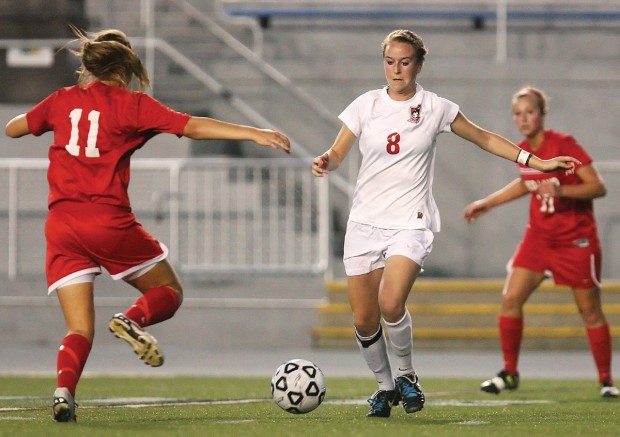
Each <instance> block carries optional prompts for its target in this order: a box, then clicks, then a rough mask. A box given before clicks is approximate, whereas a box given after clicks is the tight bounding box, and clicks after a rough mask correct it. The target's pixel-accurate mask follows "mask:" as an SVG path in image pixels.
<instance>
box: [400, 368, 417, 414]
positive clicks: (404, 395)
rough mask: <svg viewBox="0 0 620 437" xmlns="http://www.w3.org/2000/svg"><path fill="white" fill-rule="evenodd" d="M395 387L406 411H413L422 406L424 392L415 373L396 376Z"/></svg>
mask: <svg viewBox="0 0 620 437" xmlns="http://www.w3.org/2000/svg"><path fill="white" fill-rule="evenodd" d="M395 382H396V389H397V390H398V395H399V397H400V400H401V402H402V404H403V408H404V409H405V411H406V412H407V413H415V412H417V411H420V410H421V409H422V408H424V393H422V387H420V384H419V382H418V375H416V374H415V373H412V374H409V375H405V376H399V377H398V378H396V381H395Z"/></svg>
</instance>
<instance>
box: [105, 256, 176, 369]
mask: <svg viewBox="0 0 620 437" xmlns="http://www.w3.org/2000/svg"><path fill="white" fill-rule="evenodd" d="M124 280H125V282H127V283H128V284H130V285H132V286H133V287H135V288H137V289H138V290H139V291H140V292H141V293H142V295H141V296H140V297H139V298H138V299H137V300H136V302H134V304H133V305H131V306H130V307H129V308H128V309H127V311H125V313H117V314H115V315H114V316H113V317H112V319H111V320H110V323H109V328H110V331H111V332H112V333H114V335H115V336H117V337H118V338H121V339H123V340H125V341H126V342H127V343H129V345H130V346H131V347H132V348H133V350H134V352H135V353H136V354H137V355H138V356H139V357H140V359H141V360H143V361H144V362H145V364H147V365H149V366H152V367H159V366H161V365H162V364H163V363H164V355H163V352H162V351H161V348H160V347H159V345H158V343H157V340H156V339H155V337H153V336H152V335H151V334H150V333H148V332H147V331H146V330H144V329H143V328H144V327H145V326H149V325H153V324H155V323H159V322H163V321H164V320H168V319H169V318H171V317H172V316H173V315H174V314H175V313H176V311H177V309H178V308H179V306H180V305H181V300H182V296H183V289H182V287H181V284H180V281H179V278H178V276H177V274H176V272H175V271H174V269H173V268H172V266H171V265H170V263H169V262H168V261H167V260H166V259H163V260H161V261H158V262H157V263H155V264H151V265H149V266H147V267H144V268H143V269H140V270H138V271H137V272H134V273H133V274H132V275H130V276H129V277H126V278H124Z"/></svg>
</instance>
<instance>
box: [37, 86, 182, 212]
mask: <svg viewBox="0 0 620 437" xmlns="http://www.w3.org/2000/svg"><path fill="white" fill-rule="evenodd" d="M26 118H27V121H28V128H29V130H30V132H31V133H32V134H33V135H35V136H39V135H42V134H43V133H45V132H48V131H54V139H53V142H52V144H51V146H50V149H49V160H50V165H49V169H48V172H47V178H48V182H49V186H50V192H49V199H48V206H49V207H50V208H51V207H52V206H53V205H54V204H56V203H58V202H62V201H71V202H79V203H97V204H106V205H114V206H117V207H121V208H123V209H127V210H131V206H130V203H129V197H128V194H127V189H128V186H129V163H130V158H131V155H132V154H133V152H135V151H136V150H137V149H139V148H140V147H142V146H143V145H144V143H146V142H147V141H148V140H149V139H151V138H152V137H154V136H155V135H157V134H158V133H162V132H164V133H171V134H175V135H177V136H181V135H182V134H183V130H184V128H185V125H186V124H187V122H188V121H189V119H190V116H189V115H188V114H182V113H180V112H177V111H174V110H172V109H170V108H168V107H167V106H165V105H163V104H161V103H160V102H158V101H157V100H155V99H153V98H152V97H150V96H149V95H147V94H145V93H142V92H136V91H130V90H128V89H126V88H123V87H115V86H108V85H105V84H103V83H101V82H99V81H93V82H89V83H87V84H83V85H75V86H71V87H67V88H62V89H60V90H58V91H56V92H54V93H52V94H51V95H49V96H48V97H47V98H46V99H45V100H43V101H42V102H40V103H39V104H38V105H36V106H35V107H34V108H32V109H31V110H30V111H28V113H27V114H26Z"/></svg>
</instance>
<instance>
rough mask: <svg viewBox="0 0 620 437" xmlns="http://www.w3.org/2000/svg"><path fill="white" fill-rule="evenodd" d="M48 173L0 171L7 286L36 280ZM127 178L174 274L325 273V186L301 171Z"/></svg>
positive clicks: (189, 167) (205, 167)
mask: <svg viewBox="0 0 620 437" xmlns="http://www.w3.org/2000/svg"><path fill="white" fill-rule="evenodd" d="M47 165H48V161H47V160H46V159H5V160H3V161H0V181H2V183H0V186H1V187H3V188H2V189H0V192H1V193H2V194H1V195H0V197H1V199H3V200H2V202H0V223H2V222H3V221H5V220H6V221H5V223H3V224H2V227H3V228H5V229H6V232H5V231H4V230H0V242H2V240H3V239H6V241H5V242H4V244H2V247H5V248H6V250H7V253H6V254H5V255H4V256H0V259H2V258H4V257H5V256H6V264H5V266H6V267H4V266H2V267H0V272H2V271H6V273H7V276H8V277H9V278H10V279H15V278H17V277H18V276H19V275H20V274H22V273H24V272H26V273H35V274H38V273H42V272H43V270H44V262H43V256H42V254H44V253H45V243H44V238H43V233H42V229H43V223H44V220H45V216H46V210H47V205H46V202H45V193H47V184H46V177H45V174H46V170H47ZM132 170H133V173H132V183H131V190H130V195H131V197H132V200H133V202H132V204H133V208H134V211H136V215H137V216H138V220H140V222H141V223H143V224H144V225H145V227H146V228H147V229H148V230H149V231H151V232H153V234H154V235H155V236H156V237H157V238H159V239H161V240H162V241H163V242H164V243H165V244H167V245H168V247H169V248H170V260H171V261H172V263H173V264H174V265H175V266H176V267H177V269H178V270H179V271H180V272H181V273H186V274H205V273H211V274H228V275H230V274H240V273H252V274H277V275H286V274H323V273H325V272H327V270H328V268H329V263H330V257H329V245H330V243H329V240H330V231H329V230H330V222H329V190H328V183H327V182H326V181H323V180H321V179H318V178H315V177H313V176H312V175H311V173H310V171H309V168H308V163H307V162H306V161H304V160H298V159H294V158H278V159H243V158H208V159H206V158H204V159H202V158H201V159H134V160H133V161H132ZM3 212H5V214H3ZM4 217H6V219H4ZM20 240H24V241H23V242H22V241H20ZM5 268H6V270H5Z"/></svg>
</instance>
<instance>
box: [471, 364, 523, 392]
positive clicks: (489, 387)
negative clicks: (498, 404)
mask: <svg viewBox="0 0 620 437" xmlns="http://www.w3.org/2000/svg"><path fill="white" fill-rule="evenodd" d="M517 387H519V374H518V373H517V374H515V375H511V374H510V373H508V372H506V371H505V370H502V371H501V372H499V373H498V374H497V376H494V377H493V378H491V379H487V380H486V381H484V382H483V383H482V384H481V385H480V390H482V391H484V392H486V393H494V394H499V393H500V392H501V391H502V390H504V389H506V390H516V388H517Z"/></svg>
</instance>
